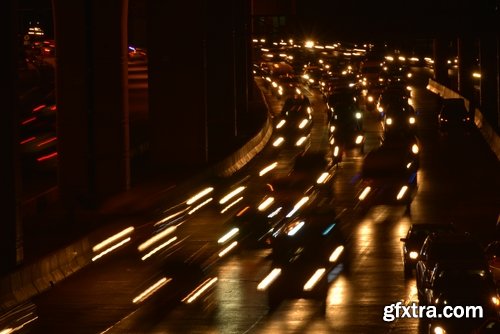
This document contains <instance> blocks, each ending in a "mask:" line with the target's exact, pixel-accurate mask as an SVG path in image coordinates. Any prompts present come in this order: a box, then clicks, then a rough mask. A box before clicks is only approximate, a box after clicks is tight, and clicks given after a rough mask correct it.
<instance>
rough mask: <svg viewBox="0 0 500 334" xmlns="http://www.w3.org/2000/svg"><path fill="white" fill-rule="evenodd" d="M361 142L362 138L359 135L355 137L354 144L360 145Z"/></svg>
mask: <svg viewBox="0 0 500 334" xmlns="http://www.w3.org/2000/svg"><path fill="white" fill-rule="evenodd" d="M362 142H363V136H361V135H359V136H357V137H356V144H358V145H359V144H361V143H362Z"/></svg>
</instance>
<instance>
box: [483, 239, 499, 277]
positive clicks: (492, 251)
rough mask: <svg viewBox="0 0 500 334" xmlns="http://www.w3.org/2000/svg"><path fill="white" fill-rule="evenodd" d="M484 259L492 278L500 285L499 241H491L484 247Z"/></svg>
mask: <svg viewBox="0 0 500 334" xmlns="http://www.w3.org/2000/svg"><path fill="white" fill-rule="evenodd" d="M486 257H487V259H488V265H489V267H490V271H491V273H492V274H493V278H494V279H495V281H496V282H498V283H500V241H498V240H497V241H493V242H491V243H489V244H488V246H486Z"/></svg>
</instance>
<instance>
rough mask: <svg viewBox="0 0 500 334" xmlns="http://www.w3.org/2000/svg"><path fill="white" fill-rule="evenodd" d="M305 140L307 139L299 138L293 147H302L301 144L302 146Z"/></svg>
mask: <svg viewBox="0 0 500 334" xmlns="http://www.w3.org/2000/svg"><path fill="white" fill-rule="evenodd" d="M306 139H307V137H300V139H299V140H297V142H296V143H295V146H302V144H304V142H305V141H306Z"/></svg>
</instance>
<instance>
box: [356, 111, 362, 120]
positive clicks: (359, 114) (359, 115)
mask: <svg viewBox="0 0 500 334" xmlns="http://www.w3.org/2000/svg"><path fill="white" fill-rule="evenodd" d="M355 116H356V119H361V116H362V115H361V113H360V112H359V111H358V112H357V113H356V114H355Z"/></svg>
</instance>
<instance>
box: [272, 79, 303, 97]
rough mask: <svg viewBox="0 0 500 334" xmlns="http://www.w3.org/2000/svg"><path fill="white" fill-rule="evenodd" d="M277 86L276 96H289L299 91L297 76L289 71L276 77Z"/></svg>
mask: <svg viewBox="0 0 500 334" xmlns="http://www.w3.org/2000/svg"><path fill="white" fill-rule="evenodd" d="M276 83H277V87H276V91H277V97H278V98H285V99H287V98H289V97H292V96H294V95H295V94H297V93H299V92H300V88H299V87H300V82H299V78H298V77H297V76H296V75H294V74H291V73H287V74H285V75H280V76H279V77H278V78H277V79H276Z"/></svg>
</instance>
